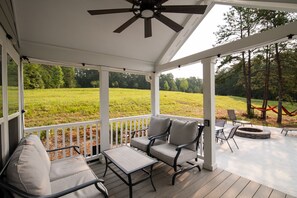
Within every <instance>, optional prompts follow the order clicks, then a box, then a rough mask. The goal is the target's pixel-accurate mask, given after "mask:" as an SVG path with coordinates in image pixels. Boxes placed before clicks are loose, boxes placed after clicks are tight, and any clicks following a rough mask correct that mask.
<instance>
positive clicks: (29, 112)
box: [25, 88, 296, 127]
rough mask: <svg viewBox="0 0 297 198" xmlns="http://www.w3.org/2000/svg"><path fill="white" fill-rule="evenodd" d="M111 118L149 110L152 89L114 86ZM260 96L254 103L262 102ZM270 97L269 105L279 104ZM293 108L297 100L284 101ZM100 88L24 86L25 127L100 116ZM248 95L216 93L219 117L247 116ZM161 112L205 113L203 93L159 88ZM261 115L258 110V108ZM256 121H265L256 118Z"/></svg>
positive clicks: (287, 119) (288, 119) (270, 115)
mask: <svg viewBox="0 0 297 198" xmlns="http://www.w3.org/2000/svg"><path fill="white" fill-rule="evenodd" d="M109 101H110V109H109V112H110V118H116V117H125V116H136V115H143V114H150V109H151V107H150V90H136V89H117V88H111V89H110V94H109ZM261 102H262V101H261V100H253V105H255V106H261ZM276 104H277V102H276V101H270V102H269V105H276ZM284 106H285V107H286V108H288V109H289V110H290V111H292V110H294V109H296V104H295V105H293V104H290V103H284ZM99 108H100V105H99V89H98V88H87V89H81V88H73V89H42V90H25V110H26V113H25V125H26V127H33V126H44V125H51V124H59V123H70V122H79V121H86V120H96V119H99ZM245 108H246V104H245V99H244V98H240V97H233V96H216V117H217V118H227V111H226V110H227V109H235V110H236V112H237V114H238V117H239V118H240V117H241V118H242V119H246V118H245V117H244V113H245ZM160 109H161V113H162V114H171V115H180V116H190V117H200V118H201V117H203V95H202V94H192V93H182V92H170V91H161V92H160ZM255 113H257V114H258V115H260V114H259V112H257V111H255ZM283 120H284V121H283V124H290V123H292V122H296V116H295V117H288V116H284V117H283ZM252 122H253V123H254V124H262V122H261V120H258V119H253V120H252ZM268 123H269V125H274V126H275V125H276V114H275V113H268Z"/></svg>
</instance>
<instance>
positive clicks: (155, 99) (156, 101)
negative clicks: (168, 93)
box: [151, 73, 160, 116]
mask: <svg viewBox="0 0 297 198" xmlns="http://www.w3.org/2000/svg"><path fill="white" fill-rule="evenodd" d="M151 111H152V115H154V116H155V115H159V114H160V85H159V73H153V74H152V82H151Z"/></svg>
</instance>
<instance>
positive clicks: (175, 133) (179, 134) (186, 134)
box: [169, 120, 198, 151]
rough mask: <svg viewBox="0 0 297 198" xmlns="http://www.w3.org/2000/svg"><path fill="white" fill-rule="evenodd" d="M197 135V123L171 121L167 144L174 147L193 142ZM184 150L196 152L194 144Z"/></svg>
mask: <svg viewBox="0 0 297 198" xmlns="http://www.w3.org/2000/svg"><path fill="white" fill-rule="evenodd" d="M197 135H198V122H184V121H179V120H174V121H172V125H171V128H170V137H169V143H170V144H174V145H182V144H187V143H190V142H192V141H194V140H195V138H196V137H197ZM186 148H188V149H191V150H193V151H196V144H191V145H189V146H187V147H186Z"/></svg>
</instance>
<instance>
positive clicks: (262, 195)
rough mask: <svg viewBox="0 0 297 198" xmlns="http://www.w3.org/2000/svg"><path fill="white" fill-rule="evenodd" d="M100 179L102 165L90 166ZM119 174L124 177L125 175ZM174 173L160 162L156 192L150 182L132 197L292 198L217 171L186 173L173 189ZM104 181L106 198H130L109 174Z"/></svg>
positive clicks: (125, 188) (155, 176)
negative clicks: (106, 192) (107, 196)
mask: <svg viewBox="0 0 297 198" xmlns="http://www.w3.org/2000/svg"><path fill="white" fill-rule="evenodd" d="M90 166H91V168H92V169H93V171H94V172H95V173H96V175H97V176H98V177H99V178H103V173H104V170H105V165H104V164H99V163H93V164H91V165H90ZM118 173H120V174H122V175H123V177H125V175H124V174H123V173H121V171H118ZM172 173H173V169H172V168H171V167H169V166H167V165H165V164H163V163H161V162H159V163H157V164H156V165H155V166H154V170H153V181H154V184H155V186H156V189H157V191H156V192H155V191H153V188H152V186H151V183H150V181H149V180H147V181H145V182H143V183H140V184H138V185H136V186H134V187H133V197H134V198H136V197H143V198H151V197H158V198H159V197H170V198H171V197H173V198H177V197H182V198H188V197H207V198H216V197H224V198H232V197H240V198H248V197H259V198H266V197H271V198H274V197H275V198H276V197H277V198H291V197H293V196H290V195H287V194H285V193H282V192H280V191H278V190H275V189H271V188H269V187H267V186H265V185H261V184H259V183H256V182H253V181H251V180H248V179H246V178H243V177H240V176H238V175H235V174H232V173H230V172H228V171H225V170H222V169H220V168H218V169H216V170H215V171H213V172H211V171H207V170H205V169H202V171H201V172H199V171H198V169H193V170H191V171H188V172H185V173H184V174H182V175H180V176H178V177H177V178H176V182H175V185H174V186H172V185H171V174H172ZM142 174H143V173H142V172H141V171H140V172H137V173H134V175H132V179H136V180H137V178H140V177H141V175H142ZM103 179H104V181H105V182H104V185H105V186H106V188H107V189H108V193H109V197H111V198H122V197H129V188H128V186H127V185H126V184H124V182H123V181H121V180H120V179H119V178H118V177H117V176H116V175H115V174H114V173H112V172H111V170H108V171H107V174H106V176H105V177H104V178H103Z"/></svg>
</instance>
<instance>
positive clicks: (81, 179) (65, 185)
mask: <svg viewBox="0 0 297 198" xmlns="http://www.w3.org/2000/svg"><path fill="white" fill-rule="evenodd" d="M96 178H97V177H96V176H95V175H94V174H93V172H92V171H91V170H86V171H82V172H78V173H76V174H74V175H70V176H68V177H64V178H61V179H58V180H55V181H53V182H51V188H52V193H53V194H54V193H58V192H61V191H63V190H65V189H69V188H71V187H75V186H78V185H80V184H83V183H85V182H88V181H91V180H93V179H96ZM98 185H99V187H100V188H101V189H103V190H104V191H105V192H107V190H106V188H105V187H104V186H103V185H102V184H101V183H98ZM63 197H64V198H81V197H88V198H95V197H96V198H98V197H104V195H103V194H102V193H101V192H100V191H99V190H98V189H97V188H96V187H95V185H91V186H89V187H86V188H83V189H81V190H78V191H75V192H73V193H70V194H67V195H65V196H63Z"/></svg>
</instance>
